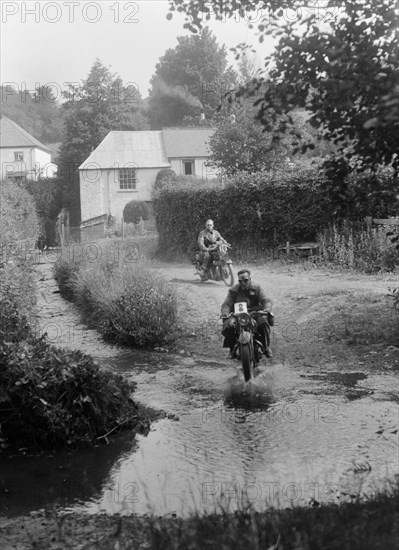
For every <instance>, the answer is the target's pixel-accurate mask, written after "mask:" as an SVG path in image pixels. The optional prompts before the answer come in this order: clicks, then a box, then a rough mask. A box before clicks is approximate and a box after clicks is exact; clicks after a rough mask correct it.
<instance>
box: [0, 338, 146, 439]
mask: <svg viewBox="0 0 399 550" xmlns="http://www.w3.org/2000/svg"><path fill="white" fill-rule="evenodd" d="M0 367H1V368H0V388H1V394H0V402H1V409H0V425H1V436H2V438H3V439H4V440H5V441H6V443H7V444H9V445H11V446H13V447H14V446H16V447H18V446H23V447H35V448H38V447H39V448H42V447H43V448H56V447H67V446H77V445H87V444H92V443H93V442H94V440H95V438H96V437H99V436H102V435H105V434H107V433H108V432H109V431H110V430H112V429H114V428H116V427H118V426H119V425H125V426H126V425H132V424H135V423H137V421H138V411H137V407H136V405H135V404H134V403H133V401H132V399H131V394H132V392H133V390H134V388H135V385H134V384H133V383H131V382H129V381H128V380H127V379H125V378H123V377H122V376H120V375H116V374H114V373H110V372H106V371H102V370H101V369H100V367H99V366H98V365H97V364H96V363H95V362H94V361H93V359H92V358H91V357H89V356H87V355H84V354H82V353H81V352H79V351H66V350H62V349H59V348H56V347H54V346H51V345H50V344H48V342H47V341H46V339H45V337H44V336H43V337H41V338H35V337H34V335H33V334H29V335H27V337H26V335H25V339H24V340H23V341H19V342H13V343H11V344H10V343H5V342H3V343H2V344H1V345H0Z"/></svg>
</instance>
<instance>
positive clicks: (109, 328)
mask: <svg viewBox="0 0 399 550" xmlns="http://www.w3.org/2000/svg"><path fill="white" fill-rule="evenodd" d="M90 245H91V246H92V250H93V251H95V255H94V254H93V256H92V257H90V256H89V254H88V250H89V249H88V248H87V246H88V245H84V246H86V252H84V249H82V251H81V255H80V256H77V255H76V254H75V255H73V256H72V257H71V255H70V250H67V249H65V250H64V251H63V253H62V256H61V258H60V259H59V261H58V262H56V264H55V277H56V279H57V281H58V284H59V287H60V290H61V293H62V294H63V295H64V296H65V297H66V298H69V299H72V300H73V302H74V303H75V304H76V306H77V307H78V308H79V310H80V312H81V314H82V318H83V321H84V322H86V323H87V324H89V325H90V326H92V327H94V328H96V329H97V330H99V332H100V333H101V334H102V336H103V337H104V338H105V339H107V340H111V341H114V342H117V343H121V344H125V345H130V346H132V347H139V348H151V347H154V346H157V345H161V344H164V343H165V342H166V341H167V340H168V338H171V337H173V334H174V332H175V330H176V325H177V296H176V293H175V291H174V289H173V288H171V286H170V285H169V284H168V282H167V281H166V279H164V277H163V276H162V275H161V274H160V273H159V272H157V271H155V270H153V269H152V268H151V266H150V264H149V262H148V260H146V258H145V257H144V255H143V253H142V252H141V251H140V249H139V248H137V247H136V243H135V241H133V240H119V241H117V242H112V241H109V240H103V241H98V242H95V243H90ZM116 245H117V246H118V248H117V249H116V248H115V247H116Z"/></svg>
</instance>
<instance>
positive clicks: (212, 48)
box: [149, 27, 235, 129]
mask: <svg viewBox="0 0 399 550" xmlns="http://www.w3.org/2000/svg"><path fill="white" fill-rule="evenodd" d="M177 41H178V45H177V46H176V47H175V48H174V49H168V50H167V51H166V52H165V54H164V55H163V56H162V57H161V58H160V61H159V63H158V64H157V65H156V69H155V74H154V75H153V77H152V79H151V90H150V96H149V118H150V123H151V128H152V129H160V128H162V127H165V126H178V125H181V124H182V123H183V120H184V118H185V117H187V119H189V118H190V117H196V118H197V120H199V116H200V113H201V111H204V112H205V114H206V117H207V118H211V117H212V115H213V113H214V112H215V110H216V108H217V107H218V105H219V104H220V102H221V99H222V97H223V95H224V94H225V92H226V91H227V90H228V89H230V88H231V86H232V85H233V83H234V81H235V74H234V71H233V70H232V69H231V68H229V67H227V52H226V49H225V47H224V46H219V45H218V43H217V40H216V37H215V36H214V35H213V34H212V32H211V31H210V30H209V29H208V28H206V27H205V28H204V29H202V30H201V32H199V33H198V34H197V35H194V36H179V37H178V38H177Z"/></svg>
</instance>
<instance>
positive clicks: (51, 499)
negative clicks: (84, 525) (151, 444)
mask: <svg viewBox="0 0 399 550" xmlns="http://www.w3.org/2000/svg"><path fill="white" fill-rule="evenodd" d="M136 445H137V443H136V441H135V436H134V434H132V433H129V432H125V433H124V434H121V435H119V436H117V437H115V438H114V439H113V441H112V442H111V443H110V444H109V445H99V446H98V447H96V448H92V449H81V450H79V451H68V452H58V453H56V454H55V455H45V456H31V457H26V456H15V457H12V458H5V459H3V460H2V461H1V462H0V512H1V513H2V514H4V515H8V516H10V515H12V516H16V515H20V514H26V513H28V512H30V511H31V510H35V509H39V508H43V507H44V506H46V505H50V506H70V505H72V504H75V503H76V502H83V501H86V500H87V499H93V498H98V497H99V495H100V494H101V491H102V489H103V487H104V484H106V482H107V478H108V475H109V472H110V470H111V468H112V466H113V465H114V464H115V462H116V461H117V460H118V458H120V457H121V456H122V455H124V454H126V453H133V452H134V450H135V447H136Z"/></svg>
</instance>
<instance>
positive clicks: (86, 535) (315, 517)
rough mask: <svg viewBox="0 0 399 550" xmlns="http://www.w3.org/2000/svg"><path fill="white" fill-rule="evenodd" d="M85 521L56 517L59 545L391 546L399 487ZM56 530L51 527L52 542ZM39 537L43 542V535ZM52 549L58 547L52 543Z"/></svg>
mask: <svg viewBox="0 0 399 550" xmlns="http://www.w3.org/2000/svg"><path fill="white" fill-rule="evenodd" d="M80 522H81V518H79V516H74V515H69V516H66V517H64V518H60V519H56V525H55V526H54V527H53V532H54V531H55V532H56V533H57V534H58V537H57V538H58V543H62V542H63V543H65V545H67V544H69V543H70V542H71V537H70V535H69V533H73V535H72V540H73V541H76V542H84V543H85V547H86V545H87V547H90V548H92V549H93V550H94V549H98V550H100V549H103V548H119V549H120V550H134V549H139V548H146V549H147V550H159V549H162V550H176V549H182V550H183V549H184V550H185V549H190V550H221V549H223V550H224V549H226V550H248V548H251V549H254V550H387V549H388V548H389V549H393V548H397V541H398V525H399V488H398V487H397V486H396V488H394V489H391V490H386V492H385V493H380V494H378V495H376V496H375V497H373V498H370V499H369V500H355V501H354V502H350V503H349V502H348V503H342V504H337V505H335V504H322V505H320V504H319V503H314V505H313V506H312V507H293V508H287V509H285V510H278V509H273V508H270V509H268V510H266V511H264V512H256V511H255V510H254V509H252V508H251V507H248V508H247V509H243V510H240V511H237V512H235V513H229V512H228V511H226V510H223V509H222V510H221V512H220V513H217V514H216V513H212V514H205V515H199V514H193V515H191V516H190V517H189V518H176V517H175V518H173V517H156V516H153V515H147V516H143V517H140V516H135V515H130V516H119V515H116V516H112V517H107V516H105V515H100V516H94V517H93V518H92V519H91V520H90V522H91V529H90V528H89V527H90V526H89V525H88V523H89V522H88V520H85V524H84V525H85V526H84V528H82V529H81V530H80V529H79V527H80V526H81V523H80ZM79 533H82V534H81V536H80V537H79ZM51 534H52V533H51V531H49V526H48V525H47V531H46V539H47V540H48V541H49V539H50V537H51ZM40 540H41V542H42V544H43V537H42V538H41V539H40ZM47 540H46V542H47ZM52 540H54V539H52ZM31 542H34V541H31ZM76 546H77V544H76ZM32 547H33V544H32ZM48 547H49V548H53V546H51V545H50V543H49V546H48ZM79 547H80V546H79ZM46 548H47V546H46ZM54 548H59V546H57V545H55V546H54Z"/></svg>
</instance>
